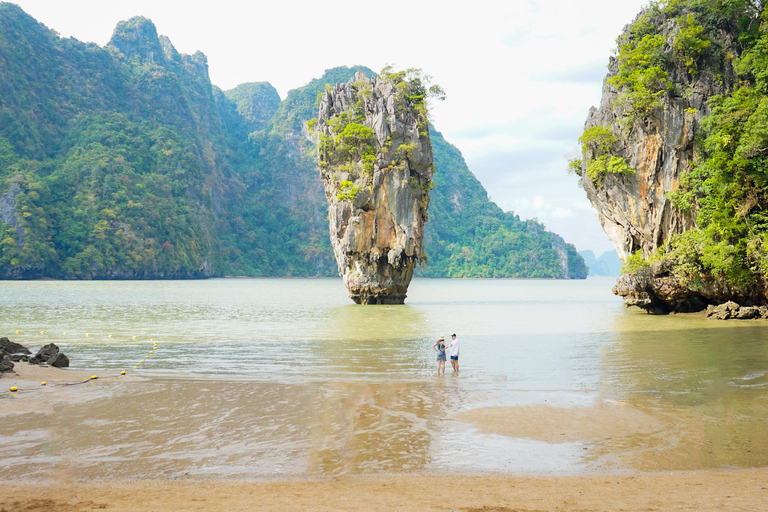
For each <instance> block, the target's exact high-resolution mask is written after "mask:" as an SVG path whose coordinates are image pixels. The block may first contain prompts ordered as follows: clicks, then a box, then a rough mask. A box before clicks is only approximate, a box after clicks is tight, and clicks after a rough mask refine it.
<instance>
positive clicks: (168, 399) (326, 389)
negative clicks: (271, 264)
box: [0, 279, 768, 479]
mask: <svg viewBox="0 0 768 512" xmlns="http://www.w3.org/2000/svg"><path fill="white" fill-rule="evenodd" d="M612 285H613V281H612V280H610V279H589V280H586V281H568V282H565V281H516V280H514V281H513V280H439V279H434V280H432V279H417V280H414V282H413V283H412V285H411V288H410V291H409V294H408V299H407V304H406V305H404V306H389V307H386V306H368V307H366V306H358V305H355V304H353V303H352V302H351V301H350V300H349V299H348V298H347V292H346V289H345V288H344V286H343V284H342V283H341V281H340V280H339V279H311V280H310V279H215V280H207V281H151V282H99V281H93V282H57V281H36V282H0V335H7V336H8V337H10V338H11V339H12V340H13V341H17V342H19V343H22V344H24V345H27V346H30V347H32V348H38V347H39V346H42V345H43V344H45V343H49V342H54V343H56V344H57V345H59V346H60V347H61V348H62V350H63V351H64V352H65V353H66V354H67V355H68V356H69V357H70V360H71V364H72V368H73V369H87V370H88V371H100V372H106V373H110V372H112V373H119V370H122V369H126V370H128V371H129V372H130V374H131V375H139V376H141V378H140V379H139V380H138V381H137V382H130V383H120V382H119V381H118V380H113V381H103V382H98V383H90V384H89V385H87V386H81V387H72V388H71V391H67V393H68V394H67V395H66V400H65V401H64V402H62V401H61V400H59V401H53V402H50V404H49V405H48V406H47V407H43V408H42V409H43V410H37V411H36V412H27V413H23V414H22V413H14V414H6V415H4V414H3V412H2V409H3V404H4V403H8V402H4V401H3V400H10V399H11V398H9V397H8V396H7V395H4V396H3V397H2V398H0V460H2V461H3V463H2V464H0V477H3V478H10V477H16V478H19V477H21V478H25V477H50V476H51V475H52V474H53V473H52V471H53V472H54V473H55V472H59V471H61V472H70V473H74V474H76V475H77V476H78V477H80V478H86V479H102V478H137V477H191V478H204V477H225V478H243V477H245V478H250V477H275V476H302V475H304V476H307V475H309V476H325V475H338V474H347V473H368V472H393V471H394V472H397V471H419V472H443V471H463V472H467V473H483V472H547V473H552V472H558V473H570V472H581V471H592V470H605V469H611V470H633V469H695V468H709V467H745V466H764V465H768V424H767V423H768V415H766V411H768V403H766V391H767V390H768V389H767V388H768V377H767V372H768V323H764V322H759V321H756V322H740V323H737V322H717V321H713V320H707V319H705V318H703V317H702V316H700V315H678V316H667V317H653V316H649V315H645V314H644V313H642V312H640V311H638V310H631V309H630V310H627V309H625V308H624V307H623V304H622V301H621V300H620V299H618V298H616V297H614V296H613V295H612V294H611V291H610V290H611V287H612ZM16 331H19V333H18V334H16ZM454 332H455V333H456V334H457V335H458V337H459V339H460V340H461V358H460V359H461V375H460V376H455V375H451V374H450V373H451V370H450V367H449V369H448V372H447V375H446V376H445V377H439V378H438V377H436V376H435V355H434V351H433V350H432V348H431V346H432V343H433V342H434V340H436V339H437V337H438V336H440V335H444V336H446V338H448V337H449V336H450V334H452V333H454ZM153 342H158V343H159V348H158V350H157V351H156V353H155V354H153V355H152V356H151V357H150V358H149V359H145V355H146V354H147V353H148V350H150V349H151V348H152V344H153ZM140 360H144V361H145V362H144V364H143V365H141V369H140V370H139V371H133V370H132V369H131V368H132V367H133V366H135V365H138V362H139V361H140ZM4 380H5V378H3V379H2V380H0V384H1V383H2V382H3V381H4ZM85 388H87V389H85ZM25 396H26V397H29V396H30V395H25ZM32 398H34V397H32ZM12 399H13V400H22V399H26V398H25V397H23V396H18V397H16V398H12ZM605 400H608V401H618V402H621V403H622V404H628V405H630V406H631V407H635V408H638V409H641V410H646V411H651V412H653V413H654V414H657V415H665V416H667V417H669V418H671V425H672V427H671V428H670V429H668V430H666V431H665V432H663V433H657V434H654V435H649V436H646V437H644V438H642V439H638V438H632V440H631V441H628V440H627V439H625V438H622V439H618V440H601V441H600V442H596V443H592V444H590V445H589V446H586V445H585V444H584V443H558V444H551V443H544V442H540V441H534V440H530V439H524V438H511V437H505V436H498V435H486V434H480V433H478V432H477V431H476V430H475V429H474V428H473V427H471V426H470V425H468V424H462V423H458V422H452V421H446V420H447V419H448V418H449V416H450V415H451V414H452V413H454V412H457V411H462V410H467V409H472V408H475V407H480V406H486V405H510V406H512V405H529V404H547V405H554V406H561V407H574V406H588V405H591V404H594V403H595V402H598V401H605ZM2 418H5V419H2ZM8 420H10V421H8ZM628 443H629V444H628ZM587 448H588V449H587Z"/></svg>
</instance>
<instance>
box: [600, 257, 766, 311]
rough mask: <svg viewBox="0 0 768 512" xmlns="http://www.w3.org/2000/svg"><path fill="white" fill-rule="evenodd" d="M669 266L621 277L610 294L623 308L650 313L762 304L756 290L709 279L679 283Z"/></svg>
mask: <svg viewBox="0 0 768 512" xmlns="http://www.w3.org/2000/svg"><path fill="white" fill-rule="evenodd" d="M669 267H670V266H669V263H667V262H657V263H653V264H651V265H650V267H649V268H647V269H645V270H643V271H640V272H634V273H631V274H628V275H623V276H621V277H620V278H619V279H618V280H617V281H616V286H614V287H613V293H614V294H616V295H619V296H621V297H623V298H624V304H625V305H626V306H637V307H639V308H642V309H644V310H646V311H647V312H648V313H653V314H667V313H670V312H673V311H674V312H678V313H692V312H696V311H701V310H703V309H707V308H708V307H709V306H711V305H713V304H720V303H722V302H726V301H738V302H740V303H742V304H748V305H754V306H759V305H762V304H763V296H762V294H761V291H760V289H758V288H753V289H744V288H741V289H738V290H737V289H735V288H733V287H732V286H730V285H729V284H728V283H727V282H726V281H725V280H722V279H711V278H710V279H702V280H701V282H699V283H697V284H696V285H691V283H684V282H682V281H681V280H680V278H678V277H677V276H676V275H675V274H674V273H673V272H671V269H670V268H669ZM729 303H730V302H729ZM734 303H735V302H734ZM729 318H730V317H729Z"/></svg>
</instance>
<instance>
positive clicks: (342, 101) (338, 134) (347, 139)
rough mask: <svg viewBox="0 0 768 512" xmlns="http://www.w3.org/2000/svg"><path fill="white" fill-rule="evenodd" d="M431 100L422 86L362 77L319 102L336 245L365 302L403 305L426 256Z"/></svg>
mask: <svg viewBox="0 0 768 512" xmlns="http://www.w3.org/2000/svg"><path fill="white" fill-rule="evenodd" d="M425 94H426V91H425V90H424V89H423V87H422V86H421V82H420V81H418V82H417V81H408V80H407V79H406V77H403V76H385V77H374V78H370V79H369V78H367V77H366V76H365V75H364V74H363V73H360V72H358V73H357V74H356V75H355V77H354V78H353V79H352V80H350V81H349V82H346V83H341V84H337V85H336V86H335V87H331V88H329V89H328V90H326V92H325V93H324V94H323V96H322V99H321V101H320V109H319V115H318V119H317V124H316V125H315V126H316V129H317V137H318V155H319V162H320V168H321V175H322V178H323V183H324V185H325V196H326V198H327V200H328V218H329V227H330V235H331V245H332V246H333V250H334V254H335V256H336V261H337V263H338V268H339V274H340V275H341V276H342V278H343V279H344V284H345V285H346V286H347V288H348V289H349V293H350V297H351V298H352V300H354V301H355V302H356V303H358V304H402V303H403V301H404V300H405V296H406V292H407V290H408V284H409V283H410V281H411V278H412V277H413V271H414V268H415V267H416V265H417V264H418V263H420V262H421V261H422V259H423V258H424V257H425V255H424V239H423V237H424V224H425V223H426V221H427V208H428V207H429V191H430V188H431V187H432V173H433V171H434V165H433V160H432V147H431V144H430V138H429V122H428V120H427V109H426V104H425V101H426V98H425Z"/></svg>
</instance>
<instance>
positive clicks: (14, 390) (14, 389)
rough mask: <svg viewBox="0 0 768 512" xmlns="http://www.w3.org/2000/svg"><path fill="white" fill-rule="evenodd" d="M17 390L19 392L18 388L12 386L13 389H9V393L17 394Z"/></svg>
mask: <svg viewBox="0 0 768 512" xmlns="http://www.w3.org/2000/svg"><path fill="white" fill-rule="evenodd" d="M18 390H19V388H17V387H16V386H13V387H12V388H11V393H15V392H17V391H18Z"/></svg>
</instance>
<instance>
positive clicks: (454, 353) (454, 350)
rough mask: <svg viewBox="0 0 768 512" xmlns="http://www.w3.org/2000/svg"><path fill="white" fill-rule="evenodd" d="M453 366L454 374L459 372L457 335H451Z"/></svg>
mask: <svg viewBox="0 0 768 512" xmlns="http://www.w3.org/2000/svg"><path fill="white" fill-rule="evenodd" d="M451 366H453V371H454V372H458V371H459V340H457V339H456V334H455V333H454V334H452V335H451Z"/></svg>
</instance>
